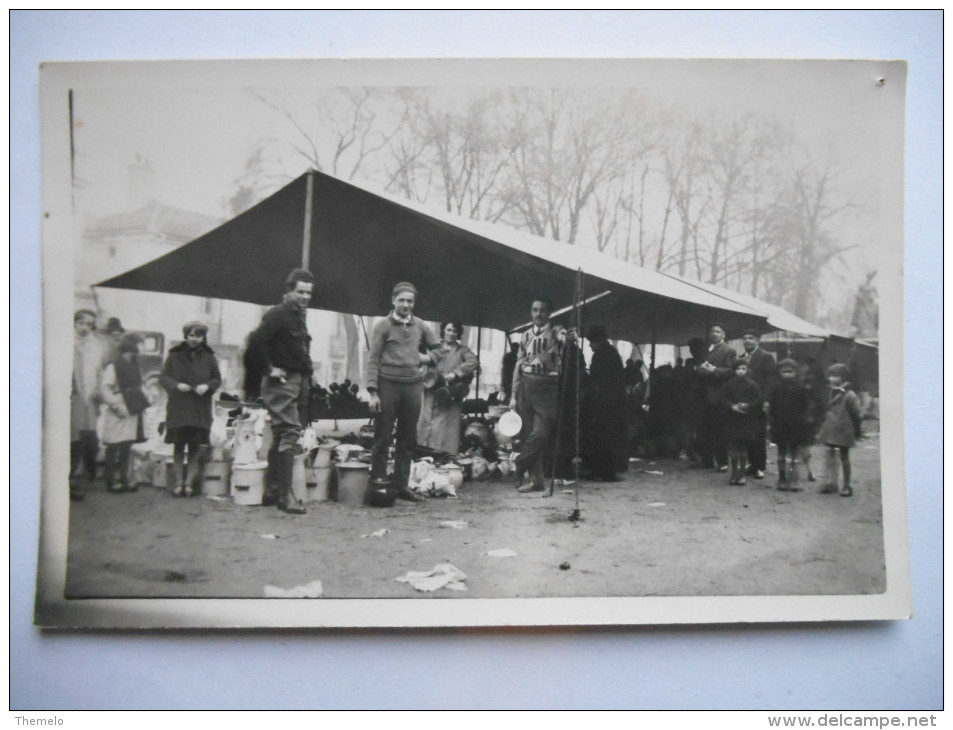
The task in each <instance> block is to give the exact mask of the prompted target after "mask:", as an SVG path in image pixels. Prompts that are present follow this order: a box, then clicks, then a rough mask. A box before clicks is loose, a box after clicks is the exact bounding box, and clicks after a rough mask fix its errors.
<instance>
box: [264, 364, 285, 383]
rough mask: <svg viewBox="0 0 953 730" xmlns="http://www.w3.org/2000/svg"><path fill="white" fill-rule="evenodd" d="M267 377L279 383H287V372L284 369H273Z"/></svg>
mask: <svg viewBox="0 0 953 730" xmlns="http://www.w3.org/2000/svg"><path fill="white" fill-rule="evenodd" d="M268 377H269V378H271V379H272V380H277V381H278V382H279V383H287V382H288V372H287V371H286V370H285V369H284V368H275V367H273V368H272V369H271V372H270V373H268Z"/></svg>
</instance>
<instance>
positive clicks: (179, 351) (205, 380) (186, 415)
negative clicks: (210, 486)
mask: <svg viewBox="0 0 953 730" xmlns="http://www.w3.org/2000/svg"><path fill="white" fill-rule="evenodd" d="M207 333H208V327H207V326H206V325H205V324H204V323H202V322H189V323H188V324H186V325H185V326H184V327H183V328H182V334H183V335H184V336H185V342H182V343H180V344H178V345H176V346H175V347H173V348H172V349H171V350H169V356H168V357H167V358H166V361H165V366H164V367H163V368H162V374H161V375H160V376H159V382H160V383H161V384H162V387H163V388H165V390H166V392H167V393H168V394H169V400H168V406H167V409H166V418H165V441H166V443H168V444H173V445H174V448H173V452H172V457H173V463H174V467H175V485H176V486H175V489H174V490H173V492H172V494H174V495H175V496H176V497H181V496H187V497H191V496H192V495H193V494H195V492H196V490H197V488H198V486H197V484H196V481H197V480H198V476H199V471H200V469H201V454H202V452H203V447H205V446H207V445H208V435H209V431H210V430H211V428H212V394H213V393H214V392H215V391H216V390H218V388H219V386H221V384H222V375H221V372H220V371H219V369H218V361H217V360H216V359H215V353H214V352H213V351H212V348H210V347H209V346H208V342H207V341H206V335H207ZM186 451H188V471H187V472H186V471H185V461H186Z"/></svg>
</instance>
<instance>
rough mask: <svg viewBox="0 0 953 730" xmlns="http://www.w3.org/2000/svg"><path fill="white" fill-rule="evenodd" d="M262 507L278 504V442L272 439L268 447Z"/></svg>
mask: <svg viewBox="0 0 953 730" xmlns="http://www.w3.org/2000/svg"><path fill="white" fill-rule="evenodd" d="M261 504H262V506H263V507H274V506H275V505H276V504H278V442H277V441H273V442H272V444H271V446H270V447H269V449H268V468H267V469H266V470H265V492H264V494H262V497H261Z"/></svg>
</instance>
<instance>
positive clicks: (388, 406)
mask: <svg viewBox="0 0 953 730" xmlns="http://www.w3.org/2000/svg"><path fill="white" fill-rule="evenodd" d="M416 299H417V289H415V288H414V285H413V284H410V283H408V282H406V281H402V282H400V283H399V284H397V285H396V286H395V287H394V290H393V292H392V298H391V302H392V304H393V305H394V308H393V310H391V312H390V314H388V315H387V317H385V318H384V319H383V320H381V321H380V322H378V323H377V325H376V326H375V327H374V331H373V333H372V334H371V346H370V353H369V356H368V361H367V379H366V385H367V390H368V393H369V394H370V402H369V404H368V405H369V407H370V410H371V413H375V414H376V418H375V421H374V444H373V446H372V448H371V477H372V478H375V479H377V478H384V477H385V476H386V474H387V452H388V450H389V449H390V444H391V434H393V432H394V424H395V423H396V424H397V438H396V444H395V446H396V453H395V455H394V488H395V489H396V491H397V496H398V497H399V498H401V499H405V500H407V501H410V502H416V501H417V500H418V499H419V498H418V497H417V495H415V494H414V493H413V492H411V491H410V489H408V486H407V485H408V483H409V481H410V466H411V461H412V459H413V455H414V448H415V447H416V446H417V420H418V418H419V417H420V405H421V401H422V398H423V383H422V381H421V379H422V377H423V375H422V373H421V370H420V366H421V365H423V364H427V363H430V362H432V360H431V356H430V353H431V352H433V351H434V350H436V349H438V348H439V347H440V344H441V343H440V339H439V338H438V337H437V335H436V334H435V333H434V332H433V330H432V329H431V328H430V327H428V326H427V325H426V324H425V323H424V322H423V321H421V320H419V319H417V318H416V317H414V304H415V303H416Z"/></svg>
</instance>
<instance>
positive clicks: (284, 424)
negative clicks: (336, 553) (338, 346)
mask: <svg viewBox="0 0 953 730" xmlns="http://www.w3.org/2000/svg"><path fill="white" fill-rule="evenodd" d="M285 286H286V288H287V291H286V292H285V296H284V300H283V301H282V303H281V304H279V305H277V306H275V307H272V308H271V309H269V310H268V311H267V312H265V316H264V317H262V320H261V324H260V325H259V326H258V330H257V332H256V333H255V336H254V339H255V341H256V342H257V343H258V345H259V346H260V347H261V348H262V353H263V355H264V358H265V360H267V370H266V373H265V375H264V377H263V378H262V381H261V399H262V402H263V403H264V404H265V407H266V408H267V409H268V413H269V414H270V415H271V430H272V445H271V448H270V449H269V451H268V475H269V477H268V484H267V485H266V491H265V497H264V499H263V500H262V504H264V505H266V506H271V505H274V504H277V505H278V509H280V510H281V511H283V512H287V513H289V514H295V515H300V514H304V513H305V512H306V511H307V509H306V508H305V505H304V502H302V501H301V500H300V499H298V498H297V497H296V496H295V495H294V493H293V492H292V489H291V482H292V475H293V473H294V458H295V456H296V455H298V454H299V453H300V447H299V445H298V441H299V440H300V438H301V434H302V432H303V430H304V425H305V424H306V423H307V422H308V394H309V388H310V385H311V372H312V370H313V366H312V364H311V337H310V336H309V335H308V324H307V318H306V315H307V311H308V304H309V303H310V302H311V292H312V289H313V287H314V276H313V275H312V274H311V272H310V271H308V270H307V269H294V270H293V271H292V272H291V273H290V274H289V275H288V278H287V279H286V280H285ZM276 482H277V484H276Z"/></svg>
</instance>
